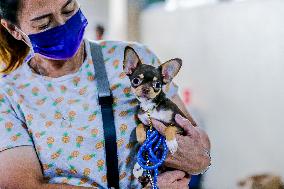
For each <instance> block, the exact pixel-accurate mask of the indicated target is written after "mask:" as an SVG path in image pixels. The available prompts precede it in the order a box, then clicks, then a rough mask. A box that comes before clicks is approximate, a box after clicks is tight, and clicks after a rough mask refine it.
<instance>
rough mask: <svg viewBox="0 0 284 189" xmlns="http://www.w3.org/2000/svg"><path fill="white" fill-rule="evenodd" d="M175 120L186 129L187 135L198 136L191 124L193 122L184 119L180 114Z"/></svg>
mask: <svg viewBox="0 0 284 189" xmlns="http://www.w3.org/2000/svg"><path fill="white" fill-rule="evenodd" d="M175 120H176V122H177V123H178V124H179V126H180V127H181V128H183V129H184V131H185V132H186V133H187V135H190V136H195V135H196V133H197V132H196V130H195V128H194V126H193V125H192V124H191V122H190V121H189V120H188V119H186V118H184V117H182V116H181V115H180V114H176V115H175Z"/></svg>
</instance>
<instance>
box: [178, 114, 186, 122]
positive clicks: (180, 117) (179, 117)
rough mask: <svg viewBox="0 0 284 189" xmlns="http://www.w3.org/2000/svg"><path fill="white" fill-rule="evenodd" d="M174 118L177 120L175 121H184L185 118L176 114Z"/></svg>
mask: <svg viewBox="0 0 284 189" xmlns="http://www.w3.org/2000/svg"><path fill="white" fill-rule="evenodd" d="M176 118H177V119H181V120H183V121H184V120H185V118H184V117H182V116H181V115H180V114H176Z"/></svg>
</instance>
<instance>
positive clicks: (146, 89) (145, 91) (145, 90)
mask: <svg viewBox="0 0 284 189" xmlns="http://www.w3.org/2000/svg"><path fill="white" fill-rule="evenodd" d="M142 91H143V93H144V94H148V93H149V92H150V89H148V88H143V89H142Z"/></svg>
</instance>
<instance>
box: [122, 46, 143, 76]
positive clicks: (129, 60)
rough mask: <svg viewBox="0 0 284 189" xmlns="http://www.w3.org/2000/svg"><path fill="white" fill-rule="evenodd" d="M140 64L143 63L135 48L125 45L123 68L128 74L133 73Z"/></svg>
mask: <svg viewBox="0 0 284 189" xmlns="http://www.w3.org/2000/svg"><path fill="white" fill-rule="evenodd" d="M139 64H141V61H140V59H139V56H138V55H137V53H136V52H135V50H134V49H133V48H132V47H130V46H127V47H125V50H124V60H123V70H124V72H125V73H126V75H128V76H129V75H132V74H133V72H134V70H135V69H136V68H137V67H138V65H139Z"/></svg>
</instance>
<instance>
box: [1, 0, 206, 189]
mask: <svg viewBox="0 0 284 189" xmlns="http://www.w3.org/2000/svg"><path fill="white" fill-rule="evenodd" d="M0 17H1V27H0V29H1V30H0V31H1V33H0V62H2V63H3V65H4V68H5V69H4V71H3V73H5V74H6V75H5V76H3V77H2V79H1V80H0V110H1V111H0V138H1V141H0V151H1V153H0V170H1V171H0V188H23V189H25V188H28V189H30V188H53V189H55V188H60V189H65V188H81V187H83V186H84V187H90V188H91V187H97V188H107V180H106V162H105V156H104V154H105V153H104V141H103V140H104V138H103V127H102V125H103V123H102V117H101V112H100V108H99V106H98V99H97V96H98V95H97V86H96V75H95V70H94V67H93V64H94V63H93V62H92V57H91V52H90V45H89V41H88V40H87V39H83V33H84V30H85V27H86V25H87V20H86V19H85V17H84V15H83V13H82V12H81V10H80V8H79V4H78V2H77V1H76V0H41V1H38V0H24V1H23V0H1V2H0ZM100 45H101V47H102V49H103V55H104V60H105V66H106V70H107V73H108V78H109V82H110V85H111V90H112V93H113V95H114V99H115V100H114V101H115V104H114V105H113V107H114V116H115V125H116V128H117V131H116V132H117V144H118V159H119V175H120V187H121V188H141V185H140V184H139V183H138V181H137V179H135V178H134V177H133V175H132V169H133V167H134V164H135V157H134V154H135V151H136V149H137V143H136V140H135V137H133V135H132V134H131V133H132V132H133V130H134V128H135V127H136V126H137V123H136V121H135V108H136V107H137V104H136V103H135V101H134V99H135V97H134V95H132V93H131V92H130V91H129V87H130V83H129V81H128V78H127V77H125V74H124V72H123V70H122V68H123V65H122V61H123V60H122V59H123V52H124V48H125V47H126V45H132V47H133V48H134V49H135V50H136V51H137V52H138V54H139V56H140V57H141V59H142V60H143V63H145V64H147V63H152V64H153V65H156V66H157V65H158V64H159V60H158V58H157V57H156V56H155V55H154V54H153V52H151V51H150V50H149V49H147V48H146V47H145V46H143V45H141V44H138V43H126V42H118V41H100ZM29 52H30V53H29ZM28 54H29V56H28ZM164 90H165V91H166V93H167V95H168V96H169V97H171V98H172V99H173V101H174V102H175V103H177V104H178V105H179V106H180V107H183V109H184V106H183V104H182V102H181V100H180V98H179V97H178V96H177V95H176V90H177V88H176V87H175V85H173V84H171V85H169V86H167V87H166V88H165V89H164ZM184 111H185V112H186V110H184ZM188 118H189V119H190V116H189V117H188ZM176 119H177V122H178V123H180V125H181V126H182V127H183V128H185V130H186V131H187V133H188V135H187V136H177V137H178V142H179V146H180V149H179V151H178V152H177V153H176V154H177V155H175V156H169V157H168V159H167V161H166V164H167V165H168V166H169V167H172V168H174V169H177V170H176V171H172V172H166V173H164V174H162V175H160V176H159V181H158V185H159V186H160V188H161V189H162V188H187V187H188V186H187V184H188V181H189V178H188V177H187V176H186V173H188V174H196V173H199V172H202V171H204V170H206V168H207V167H208V165H209V163H210V158H209V154H208V153H207V152H208V151H209V150H210V143H209V139H208V137H207V135H206V134H205V133H204V132H203V131H202V130H201V129H199V128H198V127H193V126H192V125H191V123H190V121H189V120H188V119H186V118H182V117H177V118H176ZM153 123H154V124H155V127H156V129H158V130H159V131H160V132H161V133H163V129H164V127H165V126H164V125H163V124H162V123H160V122H158V121H154V122H153ZM3 170H4V171H3Z"/></svg>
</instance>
